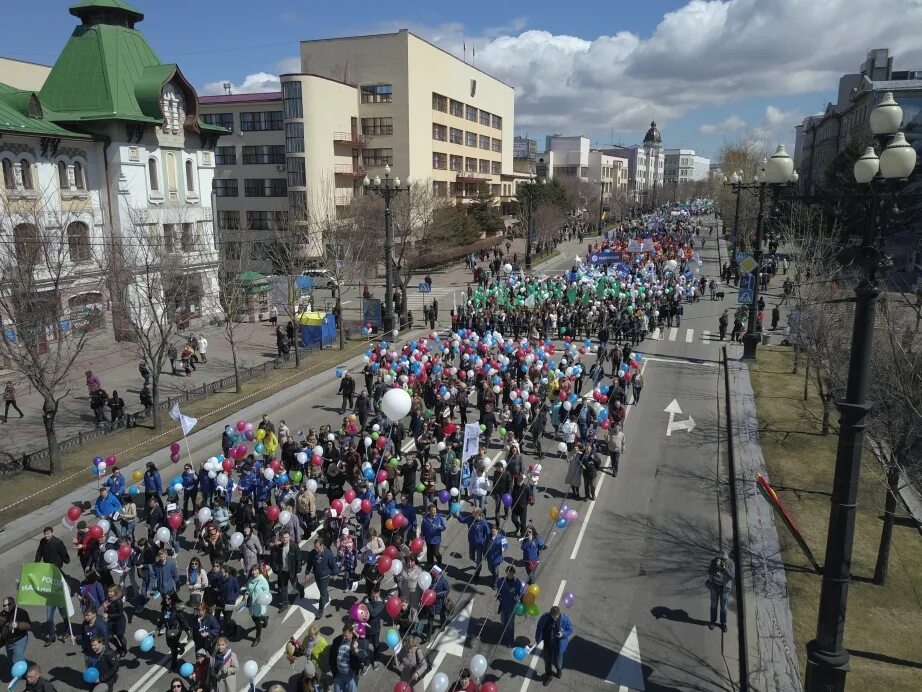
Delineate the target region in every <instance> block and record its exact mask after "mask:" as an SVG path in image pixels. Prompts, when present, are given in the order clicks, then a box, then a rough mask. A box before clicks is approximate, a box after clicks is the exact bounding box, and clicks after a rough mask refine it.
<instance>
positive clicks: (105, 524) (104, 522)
mask: <svg viewBox="0 0 922 692" xmlns="http://www.w3.org/2000/svg"><path fill="white" fill-rule="evenodd" d="M98 525H99V528H101V529H102V532H103V533H104V534H106V533H109V528H110V527H111V526H112V525H111V524H110V523H109V520H108V519H100V520H99V522H98Z"/></svg>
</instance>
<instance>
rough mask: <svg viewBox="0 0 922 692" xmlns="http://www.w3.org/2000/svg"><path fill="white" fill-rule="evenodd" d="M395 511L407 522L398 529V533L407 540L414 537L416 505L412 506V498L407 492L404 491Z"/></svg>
mask: <svg viewBox="0 0 922 692" xmlns="http://www.w3.org/2000/svg"><path fill="white" fill-rule="evenodd" d="M397 511H398V512H400V513H401V514H402V515H403V516H404V517H406V520H407V523H406V524H404V526H403V528H402V529H400V533H402V534H403V537H404V538H405V539H406V540H407V541H411V540H413V539H414V538H416V507H414V506H413V498H412V497H411V496H410V495H409V493H404V494H403V498H402V502H400V503H399V504H398V505H397Z"/></svg>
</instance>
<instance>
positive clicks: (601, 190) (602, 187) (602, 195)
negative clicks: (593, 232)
mask: <svg viewBox="0 0 922 692" xmlns="http://www.w3.org/2000/svg"><path fill="white" fill-rule="evenodd" d="M592 182H593V183H595V184H596V185H598V186H599V225H598V228H597V230H598V232H599V235H602V202H603V201H604V200H605V181H603V180H596V179H595V178H593V179H592ZM610 208H611V207H609V209H610Z"/></svg>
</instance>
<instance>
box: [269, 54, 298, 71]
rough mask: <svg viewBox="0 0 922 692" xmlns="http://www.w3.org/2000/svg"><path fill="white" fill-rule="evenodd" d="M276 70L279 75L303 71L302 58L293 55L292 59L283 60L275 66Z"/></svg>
mask: <svg viewBox="0 0 922 692" xmlns="http://www.w3.org/2000/svg"><path fill="white" fill-rule="evenodd" d="M275 69H276V70H278V73H279V74H288V73H290V72H300V71H301V57H300V56H298V55H293V56H291V57H290V58H282V59H281V60H279V61H278V62H277V63H276V64H275Z"/></svg>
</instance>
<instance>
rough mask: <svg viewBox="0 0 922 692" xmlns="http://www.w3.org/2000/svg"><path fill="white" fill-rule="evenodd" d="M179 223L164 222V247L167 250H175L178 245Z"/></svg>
mask: <svg viewBox="0 0 922 692" xmlns="http://www.w3.org/2000/svg"><path fill="white" fill-rule="evenodd" d="M178 225H179V224H175V223H165V224H163V249H164V251H165V252H173V250H174V249H175V247H176V226H178Z"/></svg>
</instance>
